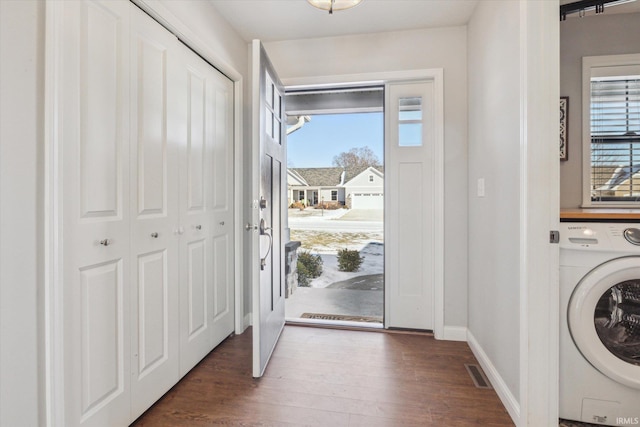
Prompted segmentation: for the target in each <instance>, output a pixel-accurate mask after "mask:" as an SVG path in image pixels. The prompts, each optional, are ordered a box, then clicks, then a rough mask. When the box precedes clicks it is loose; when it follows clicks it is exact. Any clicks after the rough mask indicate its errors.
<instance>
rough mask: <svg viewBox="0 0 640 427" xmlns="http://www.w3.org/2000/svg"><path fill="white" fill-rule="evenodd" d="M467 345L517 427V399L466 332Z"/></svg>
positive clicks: (518, 412) (480, 348)
mask: <svg viewBox="0 0 640 427" xmlns="http://www.w3.org/2000/svg"><path fill="white" fill-rule="evenodd" d="M467 343H468V344H469V348H470V349H471V351H472V352H473V355H474V356H475V357H476V359H478V362H479V363H480V366H481V367H482V370H483V371H484V373H485V374H486V375H487V378H488V379H489V382H491V385H492V386H493V389H494V390H495V391H496V393H497V394H498V397H499V398H500V400H501V401H502V404H503V405H504V407H505V408H506V409H507V412H508V413H509V416H510V417H511V419H512V420H513V422H514V423H515V424H516V425H519V420H520V404H519V403H518V399H516V397H515V396H514V395H513V393H512V392H511V390H509V387H508V386H507V383H505V382H504V380H503V379H502V376H500V373H499V372H498V370H497V369H496V367H495V366H493V363H491V359H489V356H487V354H486V353H485V352H484V350H483V349H482V347H481V346H480V344H479V343H478V341H477V340H476V339H475V337H474V336H473V334H472V333H471V331H467Z"/></svg>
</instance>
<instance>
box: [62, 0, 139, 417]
mask: <svg viewBox="0 0 640 427" xmlns="http://www.w3.org/2000/svg"><path fill="white" fill-rule="evenodd" d="M58 6H59V7H61V8H62V12H63V13H62V14H61V16H62V17H63V18H62V21H61V23H60V25H61V32H60V34H61V37H62V40H63V43H61V45H60V47H59V49H58V50H57V51H56V52H58V53H59V55H60V56H59V58H58V60H59V64H60V67H61V69H62V70H64V73H60V80H59V81H57V82H56V83H57V84H58V85H59V91H58V93H59V94H60V97H59V99H58V100H57V102H59V104H58V109H59V111H60V114H59V115H58V117H57V119H58V120H60V122H59V123H58V129H59V130H60V134H59V139H58V147H59V149H60V156H59V159H60V165H59V170H60V171H61V175H62V181H61V185H62V189H63V191H62V198H61V209H62V221H63V226H62V229H61V239H60V240H61V242H62V254H63V256H62V260H63V263H64V264H63V273H62V274H63V280H62V286H63V288H62V300H63V306H64V310H63V322H64V323H63V328H64V334H63V335H64V344H63V349H64V350H63V354H64V394H65V396H64V402H65V408H64V416H65V424H66V425H73V426H77V425H82V426H93V425H114V424H116V425H125V424H128V423H129V422H130V415H131V411H130V404H131V402H130V398H131V394H130V355H131V346H130V337H131V335H130V334H131V318H130V313H129V309H130V305H129V293H128V287H127V279H128V276H129V274H130V266H131V264H130V229H129V227H130V222H129V221H130V216H129V199H128V191H129V188H128V185H129V182H128V176H129V175H128V167H129V17H130V6H131V5H130V3H129V2H128V1H104V2H102V1H91V2H89V1H67V2H63V3H62V4H61V5H58Z"/></svg>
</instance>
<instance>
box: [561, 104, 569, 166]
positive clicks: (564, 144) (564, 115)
mask: <svg viewBox="0 0 640 427" xmlns="http://www.w3.org/2000/svg"><path fill="white" fill-rule="evenodd" d="M568 115H569V97H568V96H561V97H560V160H568V159H569V129H568V127H567V126H568Z"/></svg>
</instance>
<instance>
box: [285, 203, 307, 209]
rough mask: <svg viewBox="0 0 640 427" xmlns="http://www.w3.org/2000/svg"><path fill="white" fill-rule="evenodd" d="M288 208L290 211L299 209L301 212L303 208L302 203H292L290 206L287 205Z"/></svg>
mask: <svg viewBox="0 0 640 427" xmlns="http://www.w3.org/2000/svg"><path fill="white" fill-rule="evenodd" d="M289 207H290V208H291V209H300V210H301V211H303V210H304V207H305V206H304V203H302V202H293V203H291V205H289Z"/></svg>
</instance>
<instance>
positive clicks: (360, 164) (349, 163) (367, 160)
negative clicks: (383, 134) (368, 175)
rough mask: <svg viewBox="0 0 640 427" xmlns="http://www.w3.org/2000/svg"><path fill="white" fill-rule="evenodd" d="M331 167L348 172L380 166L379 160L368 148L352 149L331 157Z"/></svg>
mask: <svg viewBox="0 0 640 427" xmlns="http://www.w3.org/2000/svg"><path fill="white" fill-rule="evenodd" d="M333 165H334V166H338V167H341V168H344V169H348V170H359V169H365V168H367V167H369V166H378V165H380V160H378V157H377V156H376V155H375V153H374V152H373V151H372V150H371V148H369V147H358V148H352V149H351V150H349V151H343V152H342V153H340V154H338V155H337V156H334V157H333Z"/></svg>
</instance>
